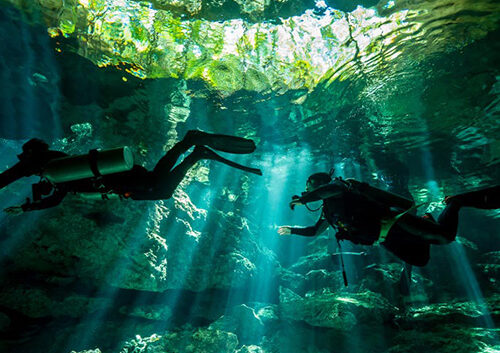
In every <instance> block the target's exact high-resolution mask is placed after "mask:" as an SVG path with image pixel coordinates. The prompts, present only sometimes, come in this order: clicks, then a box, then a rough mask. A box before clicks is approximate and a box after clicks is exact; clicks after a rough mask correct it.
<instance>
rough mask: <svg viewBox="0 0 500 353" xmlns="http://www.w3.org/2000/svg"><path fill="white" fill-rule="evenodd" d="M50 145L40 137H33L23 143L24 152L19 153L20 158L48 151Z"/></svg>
mask: <svg viewBox="0 0 500 353" xmlns="http://www.w3.org/2000/svg"><path fill="white" fill-rule="evenodd" d="M48 149H49V145H48V144H47V143H46V142H45V141H42V140H40V139H37V138H32V139H31V140H29V141H28V142H26V143H25V144H24V145H23V153H21V154H20V155H18V157H19V159H22V158H25V157H30V156H34V155H37V154H40V153H43V152H46V151H48Z"/></svg>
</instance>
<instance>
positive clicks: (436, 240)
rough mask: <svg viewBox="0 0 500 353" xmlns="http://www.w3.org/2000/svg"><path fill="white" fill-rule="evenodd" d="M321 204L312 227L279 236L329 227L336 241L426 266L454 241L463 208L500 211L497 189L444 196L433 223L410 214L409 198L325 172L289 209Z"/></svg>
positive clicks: (282, 230)
mask: <svg viewBox="0 0 500 353" xmlns="http://www.w3.org/2000/svg"><path fill="white" fill-rule="evenodd" d="M319 200H322V201H323V205H322V207H323V210H322V214H321V216H320V218H319V219H318V221H317V222H316V224H315V225H314V226H311V227H305V228H299V227H290V226H281V227H280V228H279V229H278V233H279V234H280V235H288V234H297V235H302V236H315V235H319V234H320V233H322V232H323V231H325V230H326V229H327V228H328V226H331V227H333V228H334V229H335V230H336V235H335V236H336V238H337V241H339V242H340V241H341V240H349V241H351V242H353V243H354V244H361V245H375V244H381V245H382V246H384V247H385V248H386V249H387V250H389V251H390V252H392V253H393V254H394V255H396V256H397V257H399V258H400V259H401V260H403V261H404V262H406V263H408V264H410V265H415V266H425V265H426V264H427V263H428V261H429V259H430V246H431V245H435V244H448V243H451V242H452V241H454V240H455V237H456V232H457V228H458V214H459V211H460V209H461V208H462V207H473V208H480V209H497V208H500V185H499V186H494V187H490V188H487V189H483V190H478V191H473V192H468V193H465V194H461V195H457V196H452V197H446V198H445V200H444V203H445V204H446V208H445V209H444V210H443V212H442V213H441V214H440V216H439V218H438V220H437V221H435V220H434V219H433V218H432V216H431V215H430V214H426V215H424V216H423V217H418V216H416V215H414V214H412V211H413V210H414V209H415V208H416V207H417V206H415V204H414V203H413V201H411V200H408V199H405V198H403V197H401V196H399V195H396V194H393V193H390V192H387V191H383V190H380V189H377V188H373V187H371V186H369V185H368V184H366V183H361V182H358V181H356V180H352V179H347V180H343V179H341V178H335V179H334V180H333V182H332V178H331V174H329V173H316V174H313V175H311V176H310V177H309V179H308V180H307V184H306V192H304V193H302V196H297V195H295V196H293V197H292V201H291V202H290V207H291V208H292V210H293V209H294V207H295V206H296V205H305V206H306V207H307V204H308V203H310V202H314V201H319ZM344 280H345V277H344Z"/></svg>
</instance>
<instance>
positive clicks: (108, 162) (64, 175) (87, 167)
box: [42, 146, 134, 184]
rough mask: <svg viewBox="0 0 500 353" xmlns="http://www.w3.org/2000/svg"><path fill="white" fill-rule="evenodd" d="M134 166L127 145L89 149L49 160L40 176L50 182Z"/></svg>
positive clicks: (117, 171) (123, 169) (112, 171)
mask: <svg viewBox="0 0 500 353" xmlns="http://www.w3.org/2000/svg"><path fill="white" fill-rule="evenodd" d="M133 166H134V156H133V154H132V151H131V150H130V148H128V147H126V146H125V147H120V148H114V149H110V150H105V151H98V150H91V151H89V153H88V154H85V155H80V156H69V157H63V158H58V159H54V160H52V161H50V162H49V163H48V164H47V166H46V167H45V168H44V170H43V172H42V176H43V177H45V178H47V180H49V181H50V182H51V183H53V184H57V183H65V182H68V181H74V180H80V179H86V178H92V177H98V176H101V175H107V174H113V173H120V172H125V171H127V170H130V169H132V167H133Z"/></svg>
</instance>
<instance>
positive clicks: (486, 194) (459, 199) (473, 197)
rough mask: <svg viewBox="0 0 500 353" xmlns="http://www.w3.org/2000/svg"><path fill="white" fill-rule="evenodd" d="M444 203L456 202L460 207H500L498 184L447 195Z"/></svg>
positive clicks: (485, 208)
mask: <svg viewBox="0 0 500 353" xmlns="http://www.w3.org/2000/svg"><path fill="white" fill-rule="evenodd" d="M445 202H446V203H451V202H454V203H457V204H460V205H461V206H462V207H473V208H480V209H483V210H494V209H497V208H500V185H497V186H493V187H490V188H486V189H482V190H477V191H471V192H467V193H465V194H460V195H456V196H451V197H447V198H446V199H445Z"/></svg>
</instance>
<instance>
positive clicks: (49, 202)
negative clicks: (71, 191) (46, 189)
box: [21, 190, 67, 212]
mask: <svg viewBox="0 0 500 353" xmlns="http://www.w3.org/2000/svg"><path fill="white" fill-rule="evenodd" d="M66 194H67V192H66V191H62V190H56V191H54V193H53V194H52V195H50V196H48V197H46V198H44V199H41V200H38V201H33V202H26V203H25V204H23V205H21V208H22V210H23V211H24V212H28V211H36V210H43V209H45V208H50V207H54V206H57V205H59V204H60V203H61V202H62V200H63V199H64V197H65V196H66Z"/></svg>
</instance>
